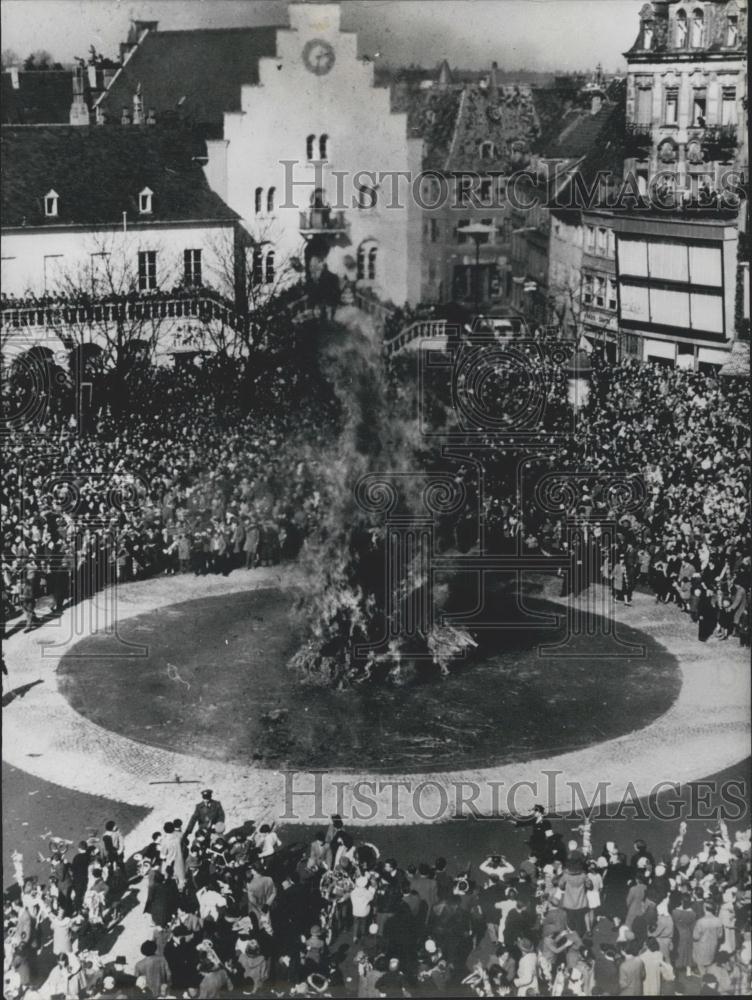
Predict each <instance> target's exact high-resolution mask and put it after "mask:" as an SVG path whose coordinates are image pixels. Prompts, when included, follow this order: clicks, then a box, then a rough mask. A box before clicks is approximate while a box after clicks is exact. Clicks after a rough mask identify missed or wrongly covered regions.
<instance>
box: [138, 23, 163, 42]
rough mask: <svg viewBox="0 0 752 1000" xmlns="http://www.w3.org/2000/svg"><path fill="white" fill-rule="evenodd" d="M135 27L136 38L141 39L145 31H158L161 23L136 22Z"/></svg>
mask: <svg viewBox="0 0 752 1000" xmlns="http://www.w3.org/2000/svg"><path fill="white" fill-rule="evenodd" d="M133 27H134V28H135V29H136V37H137V38H140V37H141V35H142V34H143V33H144V32H145V31H157V29H158V28H159V21H134V22H133Z"/></svg>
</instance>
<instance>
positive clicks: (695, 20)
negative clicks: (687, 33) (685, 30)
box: [692, 7, 705, 49]
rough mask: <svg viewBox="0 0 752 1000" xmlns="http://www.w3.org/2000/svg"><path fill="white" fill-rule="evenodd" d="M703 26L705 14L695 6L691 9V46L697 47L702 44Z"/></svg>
mask: <svg viewBox="0 0 752 1000" xmlns="http://www.w3.org/2000/svg"><path fill="white" fill-rule="evenodd" d="M704 26H705V15H704V14H703V12H702V11H701V10H700V8H699V7H696V8H695V9H694V10H693V11H692V48H693V49H699V48H700V47H701V46H702V34H703V28H704Z"/></svg>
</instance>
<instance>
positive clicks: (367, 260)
mask: <svg viewBox="0 0 752 1000" xmlns="http://www.w3.org/2000/svg"><path fill="white" fill-rule="evenodd" d="M356 260H357V268H358V281H375V280H376V275H377V265H378V247H377V245H376V243H375V242H374V241H373V240H364V241H363V242H362V243H361V244H360V246H359V247H358V256H357V258H356Z"/></svg>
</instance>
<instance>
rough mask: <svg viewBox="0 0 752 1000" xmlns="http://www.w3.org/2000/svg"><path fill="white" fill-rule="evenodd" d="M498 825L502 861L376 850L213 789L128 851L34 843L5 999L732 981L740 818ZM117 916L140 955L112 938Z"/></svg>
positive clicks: (11, 930) (111, 842)
mask: <svg viewBox="0 0 752 1000" xmlns="http://www.w3.org/2000/svg"><path fill="white" fill-rule="evenodd" d="M512 822H514V823H515V825H516V826H517V827H518V828H519V830H520V831H523V830H524V831H526V832H527V833H528V834H529V836H528V837H527V840H526V841H523V837H522V836H521V835H520V834H517V835H516V837H515V840H516V842H517V844H516V847H515V851H516V852H517V855H516V856H515V857H514V858H511V859H509V858H507V857H506V856H504V854H503V853H501V852H499V853H496V854H492V855H491V856H489V857H486V858H477V859H476V861H475V862H474V863H472V864H470V865H469V866H467V865H463V866H462V867H461V868H455V867H454V866H453V865H451V864H449V863H448V862H447V860H446V859H444V858H435V859H427V858H422V859H416V860H415V863H408V859H401V860H400V859H396V858H393V857H386V856H384V855H383V854H382V852H381V851H380V850H379V847H378V845H376V844H373V843H371V842H370V841H369V840H368V839H367V838H366V836H364V831H362V830H358V829H354V828H353V829H351V828H348V826H347V824H346V823H345V822H344V821H343V820H342V818H341V817H340V816H337V815H335V816H332V817H331V821H330V823H329V826H328V829H325V828H322V829H320V830H318V831H315V832H313V833H312V835H311V836H310V840H306V841H300V842H296V843H288V842H286V840H287V838H286V836H285V830H284V827H282V828H281V829H279V830H278V829H276V828H275V824H274V823H272V822H255V821H252V820H250V819H249V820H246V821H244V822H242V823H239V824H238V825H237V826H232V825H231V824H230V823H229V822H228V820H227V817H226V816H225V811H224V808H223V806H222V804H221V803H220V802H219V801H217V800H216V799H215V798H214V795H213V792H212V791H211V790H210V789H205V790H204V791H203V792H202V797H201V800H200V801H199V802H198V804H197V805H196V808H195V810H194V812H193V814H192V815H191V817H190V818H189V819H187V821H186V820H185V819H184V818H175V819H170V820H167V821H165V822H164V823H163V824H162V825H161V827H160V829H158V830H155V832H154V833H153V835H152V837H151V840H150V842H149V843H148V844H147V845H144V846H143V847H142V849H141V850H140V851H139V852H138V853H136V854H134V855H133V856H132V857H126V852H125V848H124V838H123V834H122V832H121V831H120V830H119V829H118V827H117V825H116V824H115V822H114V821H112V820H109V821H107V822H106V823H105V824H104V830H103V832H102V834H101V835H96V834H95V835H93V836H89V837H88V838H86V839H83V840H81V841H80V843H79V844H78V845H77V846H74V845H73V844H71V843H69V842H67V841H60V840H53V841H50V843H49V854H48V856H47V857H42V856H41V855H40V862H41V863H42V865H43V866H44V870H43V871H42V873H41V874H40V875H38V876H34V877H27V876H25V874H24V870H23V859H22V858H21V856H20V855H16V856H15V857H14V861H15V864H16V886H15V889H14V891H13V892H12V893H10V894H9V895H8V896H7V897H6V902H5V945H6V958H5V989H4V996H5V997H6V998H7V1000H20V998H25V1000H36V998H39V1000H58V998H64V1000H79V998H84V997H92V998H128V997H166V998H167V997H175V998H177V997H205V998H213V1000H219V998H221V997H232V996H249V995H257V996H267V997H293V996H299V997H319V996H324V997H326V996H329V997H332V996H342V997H345V996H349V997H354V996H357V997H409V996H427V997H429V996H434V997H435V996H468V997H471V996H480V997H494V996H660V995H668V994H670V995H674V994H678V995H702V996H716V995H720V996H734V995H739V996H741V995H745V996H746V995H749V992H750V985H751V984H750V959H751V956H750V919H749V918H750V831H749V830H737V831H735V832H734V834H733V836H732V834H731V832H730V831H729V829H728V827H727V825H726V823H725V822H724V821H723V820H719V821H717V822H716V824H715V825H714V826H713V827H712V828H709V829H708V830H707V832H706V833H705V835H704V839H703V841H702V843H701V844H697V843H696V844H694V845H692V846H690V845H689V843H688V842H687V841H688V839H689V838H688V836H687V829H686V824H685V823H681V824H680V826H679V830H678V834H677V836H676V838H675V840H674V842H673V844H672V845H671V846H670V848H669V849H667V850H666V851H665V852H663V853H659V852H657V851H656V852H655V853H654V852H653V851H652V850H651V849H650V846H649V845H648V844H647V843H646V842H645V841H644V840H642V839H638V840H636V841H635V842H634V843H632V844H631V845H628V844H624V843H618V842H617V841H615V840H613V839H609V838H611V837H612V836H615V835H617V833H618V831H617V830H616V829H615V828H614V827H613V825H611V826H610V825H609V824H608V822H607V821H606V822H604V823H603V824H601V822H600V821H598V820H596V821H595V822H594V823H593V822H591V821H589V820H587V819H584V820H583V821H582V822H581V823H580V825H579V826H577V827H576V828H571V827H570V828H569V833H567V829H566V827H564V826H563V824H561V823H559V822H557V821H555V820H554V821H553V822H552V819H550V818H548V817H547V816H546V814H545V810H544V807H543V806H540V805H536V806H535V808H534V810H533V812H532V814H531V815H530V816H527V817H521V818H518V819H516V820H513V821H512ZM572 833H575V834H576V837H575V838H572V836H571V834H572ZM596 835H597V840H598V845H597V846H596ZM604 838H606V839H605V840H604ZM601 843H602V846H600V844H601ZM127 913H132V914H133V913H137V921H138V929H139V930H140V931H141V934H140V936H139V943H138V945H137V946H135V945H134V949H135V950H137V954H118V952H119V951H120V947H119V945H118V935H119V933H120V925H121V924H122V921H123V919H124V916H125V914H127ZM132 920H133V918H132V917H131V921H132Z"/></svg>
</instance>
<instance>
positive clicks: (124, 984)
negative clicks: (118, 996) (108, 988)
mask: <svg viewBox="0 0 752 1000" xmlns="http://www.w3.org/2000/svg"><path fill="white" fill-rule="evenodd" d="M127 967H128V962H127V961H126V958H125V955H117V956H116V957H115V961H114V962H108V963H107V965H105V967H104V970H103V971H104V975H105V976H109V977H110V978H111V979H112V980H113V981H114V983H115V989H116V990H128V989H131V988H132V987H133V986H135V985H136V977H135V976H133V975H131V974H130V973H129V972H128V968H127Z"/></svg>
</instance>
